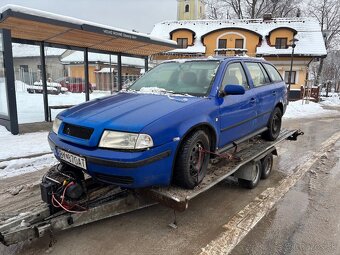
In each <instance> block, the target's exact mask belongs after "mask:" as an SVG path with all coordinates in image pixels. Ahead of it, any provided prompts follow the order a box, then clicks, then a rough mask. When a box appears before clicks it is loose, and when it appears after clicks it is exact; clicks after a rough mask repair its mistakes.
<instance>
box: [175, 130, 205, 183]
mask: <svg viewBox="0 0 340 255" xmlns="http://www.w3.org/2000/svg"><path fill="white" fill-rule="evenodd" d="M199 146H201V147H202V148H203V149H204V150H210V141H209V138H208V136H207V134H206V133H205V132H204V131H203V130H199V131H196V132H195V133H192V134H191V135H189V136H188V137H187V138H185V140H184V141H183V143H182V144H181V147H180V149H179V151H178V154H177V158H176V163H175V169H174V183H175V184H177V185H178V186H181V187H183V188H186V189H193V188H195V187H196V186H197V185H198V184H200V183H201V182H202V180H203V178H204V176H205V174H206V172H207V168H208V164H209V160H210V154H208V153H205V154H201V157H202V158H201V163H199V162H198V161H199V159H200V154H199Z"/></svg>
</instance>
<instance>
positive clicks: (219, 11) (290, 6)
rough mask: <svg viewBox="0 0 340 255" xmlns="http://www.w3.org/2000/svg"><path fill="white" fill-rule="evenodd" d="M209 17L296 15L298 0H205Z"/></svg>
mask: <svg viewBox="0 0 340 255" xmlns="http://www.w3.org/2000/svg"><path fill="white" fill-rule="evenodd" d="M205 3H206V6H207V17H208V18H209V19H225V18H238V19H245V18H248V19H255V18H262V17H263V15H264V14H266V13H271V14H272V16H273V17H289V16H296V14H297V13H298V11H299V8H298V0H206V1H205Z"/></svg>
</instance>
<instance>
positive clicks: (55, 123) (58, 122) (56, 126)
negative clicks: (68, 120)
mask: <svg viewBox="0 0 340 255" xmlns="http://www.w3.org/2000/svg"><path fill="white" fill-rule="evenodd" d="M61 123H62V121H61V120H60V119H58V118H55V119H54V121H53V126H52V130H53V132H54V133H56V134H58V131H59V128H60V125H61Z"/></svg>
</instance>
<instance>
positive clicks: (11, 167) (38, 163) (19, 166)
mask: <svg viewBox="0 0 340 255" xmlns="http://www.w3.org/2000/svg"><path fill="white" fill-rule="evenodd" d="M57 162H58V161H57V160H56V158H55V157H54V155H53V154H47V155H43V156H39V157H33V158H21V159H14V160H9V161H2V162H0V180H1V179H6V178H9V177H13V176H18V175H22V174H26V173H31V172H35V171H38V170H41V169H44V168H47V167H51V166H53V165H55V164H57Z"/></svg>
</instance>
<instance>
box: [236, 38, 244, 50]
mask: <svg viewBox="0 0 340 255" xmlns="http://www.w3.org/2000/svg"><path fill="white" fill-rule="evenodd" d="M235 48H236V49H243V39H236V40H235Z"/></svg>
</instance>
